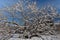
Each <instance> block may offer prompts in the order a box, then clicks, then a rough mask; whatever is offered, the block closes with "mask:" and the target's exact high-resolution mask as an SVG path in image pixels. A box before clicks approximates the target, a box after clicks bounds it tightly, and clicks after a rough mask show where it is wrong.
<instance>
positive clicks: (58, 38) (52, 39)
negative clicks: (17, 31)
mask: <svg viewBox="0 0 60 40" xmlns="http://www.w3.org/2000/svg"><path fill="white" fill-rule="evenodd" d="M41 36H42V38H43V39H42V38H38V37H33V38H31V39H22V38H10V39H9V40H60V34H58V35H55V36H54V35H50V36H47V35H41Z"/></svg>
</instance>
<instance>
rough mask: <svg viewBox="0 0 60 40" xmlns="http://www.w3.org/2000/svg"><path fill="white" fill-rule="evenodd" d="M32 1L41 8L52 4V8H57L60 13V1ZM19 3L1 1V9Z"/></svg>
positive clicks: (7, 0)
mask: <svg viewBox="0 0 60 40" xmlns="http://www.w3.org/2000/svg"><path fill="white" fill-rule="evenodd" d="M30 1H31V2H32V1H36V2H37V5H39V6H40V7H41V6H44V5H47V4H51V5H52V6H54V7H56V9H57V10H58V11H59V12H60V0H30ZM17 2H18V0H0V8H4V7H6V6H12V5H14V4H15V3H17ZM15 20H17V19H15ZM9 21H11V18H9ZM19 23H20V24H21V23H22V24H23V22H22V20H20V22H19Z"/></svg>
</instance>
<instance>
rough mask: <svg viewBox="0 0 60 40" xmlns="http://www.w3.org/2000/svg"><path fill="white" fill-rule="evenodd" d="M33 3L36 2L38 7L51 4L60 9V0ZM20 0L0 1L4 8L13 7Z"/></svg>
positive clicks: (42, 0)
mask: <svg viewBox="0 0 60 40" xmlns="http://www.w3.org/2000/svg"><path fill="white" fill-rule="evenodd" d="M31 1H36V2H37V4H38V5H40V6H42V5H46V4H48V3H49V4H51V5H53V6H54V7H56V8H58V9H60V0H31ZM16 2H18V0H0V8H3V7H5V6H12V5H14V4H15V3H16Z"/></svg>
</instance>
